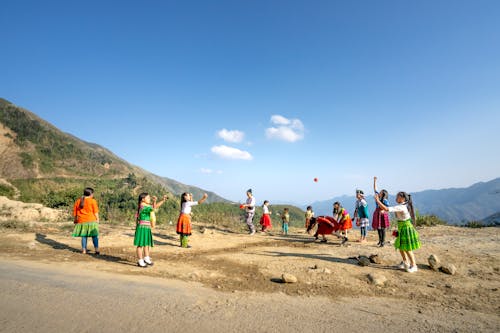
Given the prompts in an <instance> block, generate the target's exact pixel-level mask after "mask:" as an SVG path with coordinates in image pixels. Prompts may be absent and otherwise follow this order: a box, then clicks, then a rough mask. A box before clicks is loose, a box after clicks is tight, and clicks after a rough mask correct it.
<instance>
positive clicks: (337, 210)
mask: <svg viewBox="0 0 500 333" xmlns="http://www.w3.org/2000/svg"><path fill="white" fill-rule="evenodd" d="M335 205H338V206H339V208H335ZM341 211H342V205H341V204H340V202H338V201H335V202H334V203H333V213H334V214H338V213H340V212H341Z"/></svg>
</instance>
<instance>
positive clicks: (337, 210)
mask: <svg viewBox="0 0 500 333" xmlns="http://www.w3.org/2000/svg"><path fill="white" fill-rule="evenodd" d="M333 218H334V219H335V220H336V221H337V223H338V230H339V231H340V235H339V236H340V237H342V244H344V243H345V242H347V241H348V240H349V239H348V238H347V230H349V229H352V220H351V216H350V215H349V212H348V211H347V210H346V209H345V208H344V207H342V205H341V204H340V202H338V201H337V202H335V203H334V204H333Z"/></svg>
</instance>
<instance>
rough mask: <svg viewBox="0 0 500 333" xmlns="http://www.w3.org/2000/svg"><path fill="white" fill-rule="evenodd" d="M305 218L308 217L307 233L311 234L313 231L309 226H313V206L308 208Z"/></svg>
mask: <svg viewBox="0 0 500 333" xmlns="http://www.w3.org/2000/svg"><path fill="white" fill-rule="evenodd" d="M305 217H306V225H305V227H306V231H307V233H310V232H311V230H310V228H309V226H310V225H311V219H312V218H313V217H314V212H313V210H312V207H311V206H307V208H306V214H305Z"/></svg>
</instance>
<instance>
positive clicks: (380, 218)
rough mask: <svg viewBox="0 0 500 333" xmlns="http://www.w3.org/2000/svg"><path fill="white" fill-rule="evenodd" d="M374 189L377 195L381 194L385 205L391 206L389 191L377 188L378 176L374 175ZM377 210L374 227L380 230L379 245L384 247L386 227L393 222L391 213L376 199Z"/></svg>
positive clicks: (374, 213) (380, 196)
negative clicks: (390, 219)
mask: <svg viewBox="0 0 500 333" xmlns="http://www.w3.org/2000/svg"><path fill="white" fill-rule="evenodd" d="M373 191H374V192H375V195H378V196H379V199H380V201H381V202H382V203H383V204H384V206H386V207H388V206H389V193H387V191H386V190H382V191H380V193H379V192H378V190H377V177H373ZM375 207H376V208H375V211H374V212H373V219H372V228H373V230H377V232H378V244H377V245H378V246H379V247H383V246H384V244H385V229H387V228H390V227H391V222H390V221H389V213H388V212H387V211H386V210H384V209H382V208H381V207H380V205H379V204H377V202H376V201H375Z"/></svg>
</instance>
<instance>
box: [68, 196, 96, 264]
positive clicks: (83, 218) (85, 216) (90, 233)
mask: <svg viewBox="0 0 500 333" xmlns="http://www.w3.org/2000/svg"><path fill="white" fill-rule="evenodd" d="M73 217H74V223H75V228H74V229H73V234H72V236H73V237H81V238H82V253H87V237H92V243H94V250H95V254H97V255H98V254H99V209H98V207H97V201H96V200H95V199H94V189H92V188H90V187H87V188H85V189H84V190H83V196H82V197H81V198H79V199H78V200H76V202H75V205H74V206H73Z"/></svg>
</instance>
